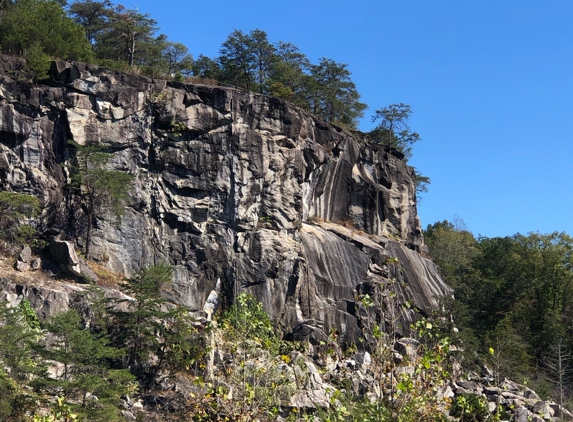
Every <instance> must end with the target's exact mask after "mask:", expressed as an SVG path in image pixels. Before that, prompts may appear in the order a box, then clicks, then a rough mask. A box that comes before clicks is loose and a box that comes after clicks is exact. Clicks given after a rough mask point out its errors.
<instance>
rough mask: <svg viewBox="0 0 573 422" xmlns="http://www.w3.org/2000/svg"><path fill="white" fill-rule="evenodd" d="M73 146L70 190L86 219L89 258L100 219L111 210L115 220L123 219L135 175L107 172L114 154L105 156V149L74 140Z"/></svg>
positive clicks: (86, 250)
mask: <svg viewBox="0 0 573 422" xmlns="http://www.w3.org/2000/svg"><path fill="white" fill-rule="evenodd" d="M70 144H71V145H72V146H73V147H74V148H75V149H76V157H75V160H76V162H75V164H74V165H73V166H72V169H71V170H72V183H71V185H70V188H71V189H72V190H73V191H74V192H75V193H77V194H78V196H79V199H80V205H81V208H82V210H83V212H84V214H85V216H86V220H87V224H86V232H85V253H86V258H89V256H90V243H91V237H92V230H93V228H94V226H95V224H96V219H97V218H98V217H100V216H102V214H103V213H104V212H105V211H110V212H111V214H112V216H113V217H115V218H120V217H121V215H122V214H123V212H124V207H125V205H126V203H127V202H128V199H129V197H128V191H129V189H130V188H131V183H132V181H133V178H134V176H132V175H131V174H128V173H126V172H123V171H117V170H109V169H107V167H106V166H107V163H108V161H109V159H110V154H107V153H105V152H104V151H103V148H102V147H101V146H99V145H89V146H82V145H79V144H77V143H75V142H73V141H70Z"/></svg>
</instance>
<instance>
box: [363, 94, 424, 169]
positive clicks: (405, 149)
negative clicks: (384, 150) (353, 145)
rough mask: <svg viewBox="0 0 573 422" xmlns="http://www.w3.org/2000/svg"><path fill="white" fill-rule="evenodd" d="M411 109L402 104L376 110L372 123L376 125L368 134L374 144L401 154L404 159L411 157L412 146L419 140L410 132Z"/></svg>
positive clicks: (415, 134)
mask: <svg viewBox="0 0 573 422" xmlns="http://www.w3.org/2000/svg"><path fill="white" fill-rule="evenodd" d="M411 115H412V108H411V107H410V106H409V105H407V104H404V103H400V104H390V105H389V106H387V107H383V108H381V109H379V110H376V112H375V114H374V116H372V122H377V121H380V122H379V123H378V125H377V126H376V127H375V128H374V130H372V131H371V132H370V134H369V135H370V137H371V138H372V139H373V140H374V142H376V143H379V144H382V145H384V146H386V147H390V148H395V149H397V150H398V151H400V152H402V153H403V154H404V156H405V157H406V159H408V158H410V157H411V156H412V145H413V144H414V143H416V142H418V141H419V140H420V135H419V134H418V133H416V132H411V131H410V126H409V122H408V120H409V119H410V116H411Z"/></svg>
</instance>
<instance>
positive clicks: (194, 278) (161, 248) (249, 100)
mask: <svg viewBox="0 0 573 422" xmlns="http://www.w3.org/2000/svg"><path fill="white" fill-rule="evenodd" d="M18 66H19V62H18V61H17V60H15V59H12V58H9V57H6V56H2V65H1V66H0V113H1V115H0V116H1V119H0V189H4V190H12V191H16V192H22V193H29V194H33V195H36V196H37V197H38V198H39V199H40V200H41V202H42V204H43V205H44V214H43V217H42V220H41V221H39V222H38V224H39V227H40V228H41V229H48V228H49V229H52V230H54V229H55V230H57V231H58V232H60V233H61V234H62V236H64V237H65V238H67V239H68V240H73V241H75V242H77V243H78V246H79V247H82V245H83V230H85V227H86V224H85V216H84V215H83V214H82V212H81V210H79V209H78V208H77V207H75V206H74V198H73V197H70V196H66V190H65V189H64V186H65V184H66V182H67V180H68V178H69V172H68V167H67V166H68V164H69V160H70V158H71V157H72V153H73V149H72V148H71V147H70V145H69V144H68V140H74V141H75V142H77V143H79V144H84V145H85V144H101V145H104V146H105V147H106V148H107V150H108V151H109V152H111V153H112V160H111V162H110V165H111V166H112V167H113V168H115V169H117V170H121V171H126V172H129V173H131V174H133V175H135V182H134V184H133V188H132V189H131V197H132V202H131V203H130V205H129V206H128V207H127V210H126V212H125V214H124V216H123V217H122V219H121V222H119V223H117V222H114V221H113V220H111V219H110V218H109V216H107V215H101V216H99V217H98V221H97V226H96V227H95V230H94V233H93V243H92V245H91V252H92V254H93V256H94V258H95V259H96V260H99V261H101V262H102V263H105V265H107V266H108V267H109V268H111V269H113V270H116V271H122V272H124V273H126V274H128V275H129V274H132V273H133V272H135V271H137V270H140V269H141V268H144V267H146V266H148V265H151V264H155V263H160V262H169V263H170V264H171V265H173V267H174V269H175V271H174V272H175V277H174V283H173V286H172V288H171V289H170V290H169V291H168V292H166V293H165V294H166V295H167V296H168V297H169V298H170V299H171V300H173V301H175V302H177V303H180V304H185V305H187V306H188V307H190V308H191V309H193V310H200V309H202V308H203V304H204V303H205V301H206V299H207V297H208V295H209V293H210V292H211V291H212V290H213V289H214V287H215V283H216V281H217V279H218V278H220V279H221V284H222V297H223V299H226V300H232V299H233V297H234V296H235V295H236V294H237V293H238V292H241V291H245V290H246V291H249V292H252V293H253V294H255V295H256V297H257V298H258V299H260V300H261V301H262V302H263V303H264V305H265V308H266V309H267V310H268V311H269V313H270V314H271V316H272V317H273V318H274V319H276V320H277V321H279V322H280V324H281V325H282V326H283V327H284V329H285V332H290V333H291V335H293V336H295V337H296V336H302V337H304V336H305V335H307V334H308V333H310V332H317V333H319V334H321V335H323V334H325V333H329V332H330V331H331V330H332V329H335V330H337V332H338V333H339V334H340V336H341V338H348V339H350V338H359V337H360V329H361V328H360V324H359V318H358V315H357V309H358V306H357V305H356V298H357V294H358V293H360V291H361V289H364V288H365V286H370V287H372V286H375V285H380V284H381V283H383V282H387V281H388V280H389V279H396V280H397V282H395V283H393V285H394V286H395V287H394V288H396V289H398V293H399V295H398V297H399V300H398V301H399V302H400V303H404V302H406V301H408V302H409V303H411V304H412V305H413V308H415V309H418V310H419V311H421V312H422V313H424V312H428V311H430V310H431V309H433V308H435V307H436V306H437V299H436V298H437V297H438V296H441V295H444V294H450V293H451V292H450V289H449V288H448V287H447V286H446V285H445V284H444V283H443V282H442V280H441V279H440V277H439V276H438V274H437V271H436V268H435V266H434V265H433V263H431V262H430V261H429V260H427V259H425V258H423V257H422V256H421V255H420V252H421V251H423V249H424V244H423V238H422V233H421V229H420V222H419V220H418V217H417V211H416V196H415V183H414V171H413V169H412V168H411V167H408V166H407V165H406V164H405V163H404V162H403V161H402V160H401V159H400V157H399V156H398V155H397V154H393V153H392V152H390V151H387V150H384V149H383V148H381V147H379V146H377V145H372V144H370V143H368V142H367V141H366V140H365V139H364V138H363V136H361V135H360V134H359V133H351V132H349V131H347V130H345V129H342V128H339V127H336V126H333V125H329V124H326V123H324V122H321V121H318V120H317V119H315V118H314V117H313V116H312V115H310V114H308V113H306V112H304V111H302V110H300V109H298V108H296V107H293V106H291V105H290V104H288V103H287V102H284V101H282V100H278V99H275V98H271V97H267V96H264V95H258V94H253V93H250V92H244V91H241V90H237V89H232V88H222V87H210V86H200V85H184V84H180V83H174V82H166V81H162V80H152V79H147V78H143V77H140V76H135V75H127V74H122V73H119V72H114V71H110V70H106V69H103V68H99V67H96V66H90V65H85V64H81V63H65V62H57V63H54V64H53V65H52V68H51V71H50V74H51V82H50V83H49V84H44V85H29V84H25V83H23V82H21V81H19V79H18V71H17V70H18ZM388 258H398V259H399V262H400V268H399V269H396V268H395V267H396V265H392V266H389V265H388ZM391 267H392V268H391ZM394 273H395V274H394ZM400 310H401V311H400V312H402V313H403V318H405V319H406V320H410V319H411V318H413V315H410V313H411V312H413V311H408V310H402V308H400ZM305 333H306V334H305Z"/></svg>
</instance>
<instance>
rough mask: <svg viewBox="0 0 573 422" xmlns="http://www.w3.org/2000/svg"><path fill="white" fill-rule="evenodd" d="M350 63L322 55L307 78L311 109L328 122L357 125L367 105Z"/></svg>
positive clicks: (350, 125)
mask: <svg viewBox="0 0 573 422" xmlns="http://www.w3.org/2000/svg"><path fill="white" fill-rule="evenodd" d="M347 66H348V65H346V64H340V63H336V62H335V61H334V60H332V59H327V58H324V57H322V58H321V59H320V63H319V64H318V65H313V66H311V74H310V78H309V79H308V81H307V88H308V92H309V93H310V95H309V105H310V109H311V111H312V112H313V113H314V114H316V115H318V116H319V117H321V118H322V119H324V120H325V121H326V122H328V123H334V124H342V125H344V126H347V127H349V128H355V127H356V124H357V120H358V118H360V117H362V115H363V113H364V110H365V109H366V104H364V103H361V102H360V101H359V100H360V94H358V91H357V90H356V85H355V84H354V82H352V80H351V79H350V75H351V73H350V71H349V70H348V69H347Z"/></svg>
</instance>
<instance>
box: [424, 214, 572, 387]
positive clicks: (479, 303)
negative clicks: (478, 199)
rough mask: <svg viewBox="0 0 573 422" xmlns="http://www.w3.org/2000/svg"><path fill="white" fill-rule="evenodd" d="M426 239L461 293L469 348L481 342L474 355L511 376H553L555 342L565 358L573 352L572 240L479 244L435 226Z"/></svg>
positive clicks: (463, 232)
mask: <svg viewBox="0 0 573 422" xmlns="http://www.w3.org/2000/svg"><path fill="white" fill-rule="evenodd" d="M424 236H425V239H426V243H427V245H428V247H429V251H430V256H431V257H432V259H433V260H434V261H435V262H436V264H438V266H439V267H440V272H441V274H442V276H443V277H444V280H445V281H446V282H447V283H449V284H450V285H451V286H452V287H453V288H454V289H455V296H456V299H457V301H456V303H455V307H454V308H453V309H452V311H453V313H454V317H455V321H456V324H457V325H458V326H459V328H460V334H462V339H464V341H465V344H464V348H466V349H468V348H470V344H471V343H472V342H473V341H474V340H476V339H477V343H476V345H477V347H476V349H474V352H476V353H480V354H481V356H482V358H483V359H484V360H485V361H488V362H490V363H491V364H492V365H493V364H495V365H498V366H499V368H498V369H499V370H500V371H501V374H502V375H505V376H513V377H516V376H521V377H523V376H529V377H533V376H534V375H535V374H536V373H537V374H538V373H539V372H540V370H545V369H547V370H551V367H552V365H553V367H554V365H555V364H554V359H552V358H551V356H549V355H550V354H549V351H550V350H551V349H552V347H554V345H555V344H559V352H560V353H561V354H564V355H565V354H567V353H569V352H570V351H573V340H572V339H571V338H570V336H564V334H565V333H568V332H570V327H571V326H572V324H573V238H572V237H571V236H569V235H567V234H566V233H559V232H554V233H549V234H541V233H529V234H527V235H523V234H519V233H518V234H515V235H513V236H506V237H494V238H487V237H478V238H475V237H474V236H473V235H472V234H471V232H469V231H468V230H467V229H466V228H465V226H463V225H459V224H452V223H450V222H448V221H442V222H438V223H435V224H433V225H429V226H428V227H427V229H426V230H425V232H424ZM490 348H491V349H492V350H493V353H490V352H488V350H489V349H490ZM518 350H520V352H519V353H517V351H518ZM535 367H537V368H539V369H538V370H536V369H535Z"/></svg>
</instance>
